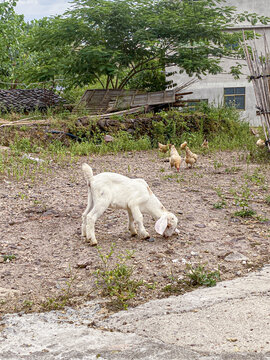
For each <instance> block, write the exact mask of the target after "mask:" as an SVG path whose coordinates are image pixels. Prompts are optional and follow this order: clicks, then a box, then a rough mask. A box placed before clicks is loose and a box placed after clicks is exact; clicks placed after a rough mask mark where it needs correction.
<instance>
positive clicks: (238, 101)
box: [224, 87, 246, 110]
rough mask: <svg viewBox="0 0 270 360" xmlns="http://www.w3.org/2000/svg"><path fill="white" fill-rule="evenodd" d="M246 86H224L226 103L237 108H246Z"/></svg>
mask: <svg viewBox="0 0 270 360" xmlns="http://www.w3.org/2000/svg"><path fill="white" fill-rule="evenodd" d="M245 97H246V88H244V87H229V88H224V104H225V105H226V106H234V107H235V108H236V109H239V110H245V104H246V101H245Z"/></svg>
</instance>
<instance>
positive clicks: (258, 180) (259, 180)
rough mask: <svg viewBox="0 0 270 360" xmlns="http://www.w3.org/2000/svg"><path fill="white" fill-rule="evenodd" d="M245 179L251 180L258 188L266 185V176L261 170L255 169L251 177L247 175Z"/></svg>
mask: <svg viewBox="0 0 270 360" xmlns="http://www.w3.org/2000/svg"><path fill="white" fill-rule="evenodd" d="M244 177H245V179H246V180H249V181H251V182H252V183H254V184H256V185H258V186H261V185H264V184H265V176H264V175H263V174H262V173H261V171H260V169H259V168H257V169H255V170H254V172H253V173H252V174H251V175H249V174H245V175H244Z"/></svg>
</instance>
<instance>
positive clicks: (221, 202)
mask: <svg viewBox="0 0 270 360" xmlns="http://www.w3.org/2000/svg"><path fill="white" fill-rule="evenodd" d="M214 190H215V191H216V193H217V195H218V197H219V199H220V200H219V201H218V202H216V203H214V205H213V206H214V208H215V209H222V208H224V207H225V206H227V202H226V200H225V195H224V193H223V191H222V189H221V188H220V187H218V188H216V189H214Z"/></svg>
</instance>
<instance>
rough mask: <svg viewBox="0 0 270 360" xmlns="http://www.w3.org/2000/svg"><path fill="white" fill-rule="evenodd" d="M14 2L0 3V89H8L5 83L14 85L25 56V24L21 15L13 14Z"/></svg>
mask: <svg viewBox="0 0 270 360" xmlns="http://www.w3.org/2000/svg"><path fill="white" fill-rule="evenodd" d="M15 6H16V1H13V0H10V1H4V2H1V3H0V34H1V36H0V80H1V83H0V87H1V88H3V87H9V85H8V84H5V83H6V82H9V83H14V86H15V83H16V81H17V79H18V77H20V74H21V71H22V67H23V64H24V62H25V54H24V52H23V49H22V47H23V45H22V44H23V36H24V31H25V23H24V21H23V16H22V15H17V14H16V13H15V10H14V7H15Z"/></svg>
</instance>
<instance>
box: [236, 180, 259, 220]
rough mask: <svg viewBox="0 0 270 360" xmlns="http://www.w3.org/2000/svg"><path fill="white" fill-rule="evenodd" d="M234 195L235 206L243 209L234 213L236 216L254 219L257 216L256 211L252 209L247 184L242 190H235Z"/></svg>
mask: <svg viewBox="0 0 270 360" xmlns="http://www.w3.org/2000/svg"><path fill="white" fill-rule="evenodd" d="M232 193H233V196H234V203H235V205H236V206H239V207H240V208H241V210H239V211H236V212H235V213H234V215H235V216H240V217H252V216H254V215H255V214H256V211H255V210H253V209H251V208H250V204H249V203H250V200H251V192H250V188H249V186H248V184H247V183H245V184H244V185H242V186H241V190H239V191H236V190H233V191H232Z"/></svg>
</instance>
